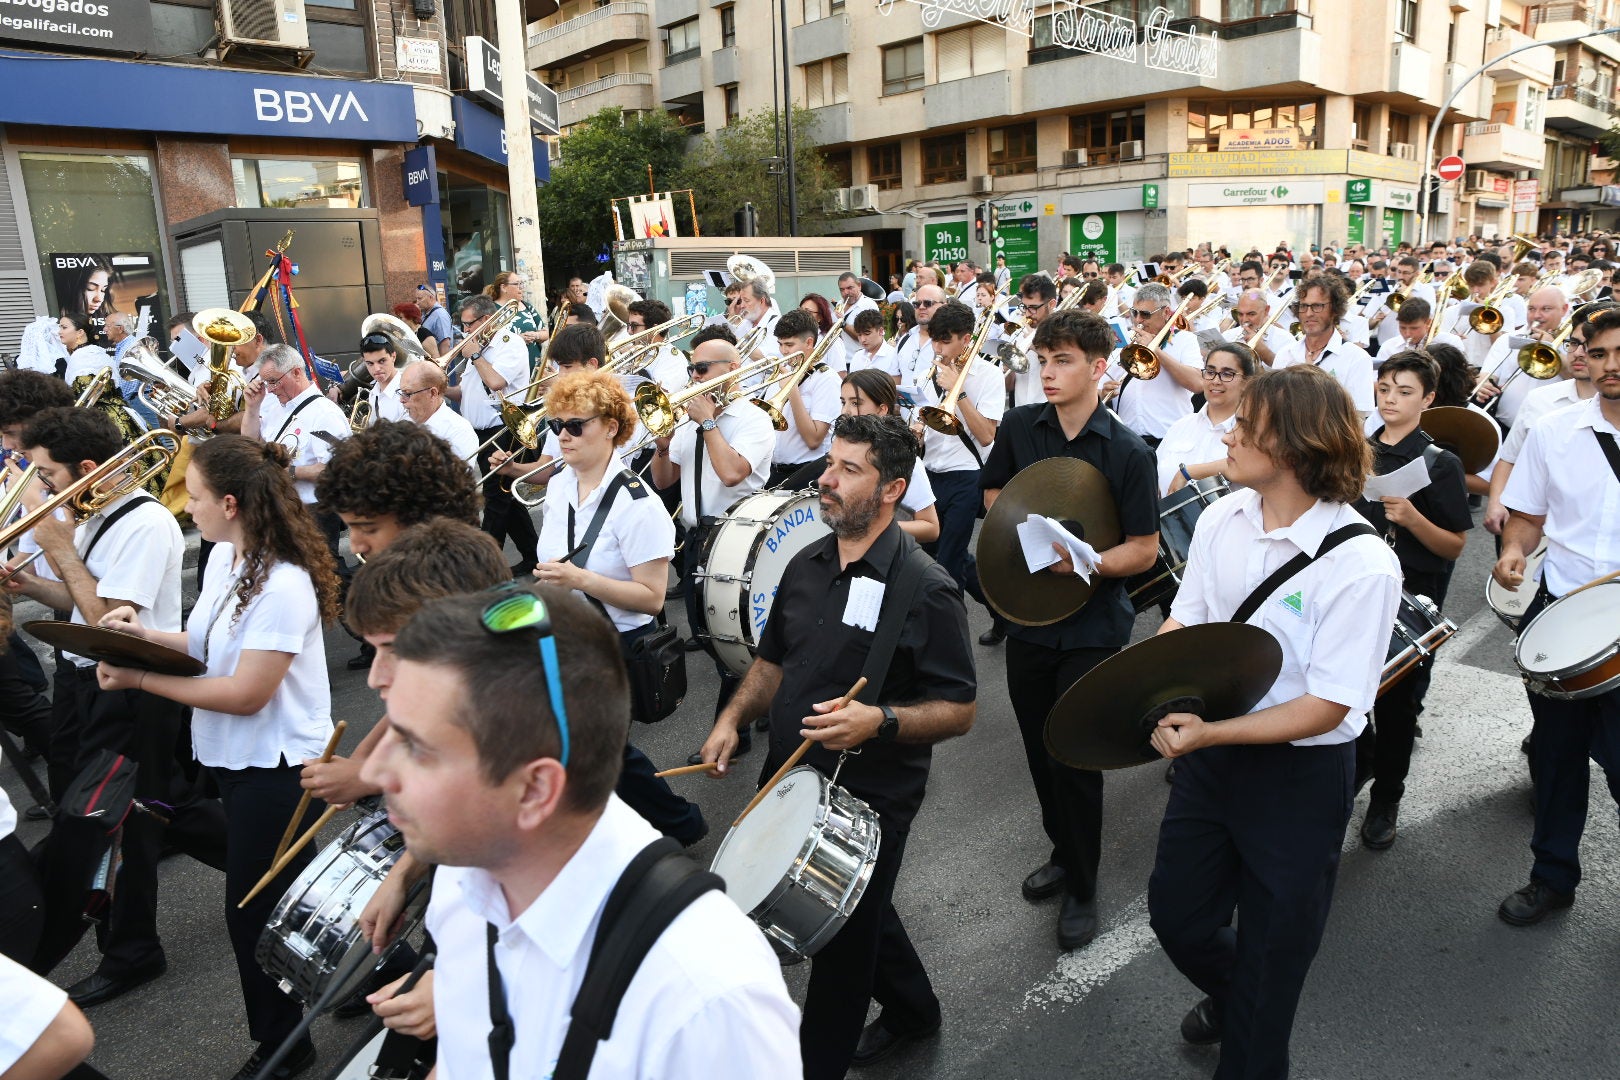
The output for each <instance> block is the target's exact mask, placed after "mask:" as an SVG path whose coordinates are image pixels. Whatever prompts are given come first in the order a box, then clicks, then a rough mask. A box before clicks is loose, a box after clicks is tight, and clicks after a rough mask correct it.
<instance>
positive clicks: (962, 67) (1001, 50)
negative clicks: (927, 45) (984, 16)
mask: <svg viewBox="0 0 1620 1080" xmlns="http://www.w3.org/2000/svg"><path fill="white" fill-rule="evenodd" d="M934 42H935V47H934V81H935V82H952V81H954V80H956V79H971V78H972V77H973V76H975V75H985V74H988V73H990V72H992V71H1004V70H1006V67H1007V30H1006V28H1005V27H1002V26H988V25H975V26H964V27H962V28H961V29H960V30H951V31H948V32H947V33H943V34H936V35H934Z"/></svg>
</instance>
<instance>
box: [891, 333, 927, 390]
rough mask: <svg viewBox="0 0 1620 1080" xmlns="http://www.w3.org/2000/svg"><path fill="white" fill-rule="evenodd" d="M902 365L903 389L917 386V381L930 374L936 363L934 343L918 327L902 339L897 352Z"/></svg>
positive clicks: (901, 385)
mask: <svg viewBox="0 0 1620 1080" xmlns="http://www.w3.org/2000/svg"><path fill="white" fill-rule="evenodd" d="M895 353H896V356H897V358H898V362H899V365H900V387H901V389H906V388H908V387H909V388H912V389H915V388H916V386H917V380H918V379H920V378H922V377H923V376H925V375H927V374H928V369H929V368H930V367H931V366H932V365H933V363H934V343H933V341H932V340H930V339H929V338H928V337H927V336H926V335H924V334H923V332H922V327H920V326H919V327H916V328H914V329H913V330H911V331H910V332H909V333H908V334H907V335H906V336H905V337H904V338H902V339H901V341H900V345H899V347H898V348H897V349H896V350H895Z"/></svg>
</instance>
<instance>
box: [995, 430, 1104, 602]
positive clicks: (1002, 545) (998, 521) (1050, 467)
mask: <svg viewBox="0 0 1620 1080" xmlns="http://www.w3.org/2000/svg"><path fill="white" fill-rule="evenodd" d="M1031 514H1042V515H1044V516H1046V517H1049V518H1055V519H1057V520H1058V521H1061V522H1064V523H1065V524H1066V525H1067V526H1068V528H1069V531H1070V532H1072V533H1074V534H1075V535H1076V536H1078V537H1080V539H1082V540H1084V541H1085V542H1086V543H1088V544H1090V545H1091V546H1092V547H1094V548H1096V549H1097V550H1098V551H1104V550H1106V549H1108V548H1111V547H1113V546H1114V545H1116V544H1118V543H1119V542H1120V540H1122V539H1123V534H1122V533H1121V532H1120V527H1119V508H1118V507H1116V506H1115V505H1114V495H1113V493H1112V492H1111V491H1109V490H1108V481H1107V480H1106V479H1104V478H1103V474H1102V473H1101V472H1099V471H1097V469H1096V467H1095V466H1093V465H1090V464H1088V463H1086V462H1084V461H1081V460H1079V459H1078V458H1070V457H1056V458H1047V459H1046V460H1044V461H1037V462H1036V463H1035V464H1033V465H1031V466H1029V468H1027V469H1024V470H1023V471H1022V472H1020V473H1019V474H1018V475H1017V476H1015V477H1013V478H1012V480H1011V481H1009V482H1008V484H1007V486H1006V487H1004V488H1002V489H1001V494H1000V495H998V496H996V503H995V505H994V506H992V507H991V508H990V510H989V511H988V512H987V513H986V514H985V516H984V524H983V525H982V526H980V528H979V544H978V548H977V549H976V552H977V558H978V560H979V585H980V587H981V588H983V589H984V598H985V599H986V600H987V601H989V603H990V606H991V607H992V608H994V609H995V610H996V611H998V612H1000V613H1001V615H1003V616H1004V617H1006V618H1008V619H1011V620H1012V621H1013V622H1015V623H1018V624H1020V625H1022V626H1049V625H1051V624H1052V623H1055V622H1061V621H1062V620H1064V619H1066V618H1068V617H1069V616H1070V615H1073V614H1074V613H1075V612H1077V611H1079V610H1080V609H1081V608H1082V607H1085V605H1086V601H1087V600H1090V599H1091V594H1092V593H1093V592H1095V591H1096V589H1097V581H1098V577H1097V575H1096V574H1093V575H1092V576H1091V580H1090V581H1089V582H1088V581H1086V580H1084V579H1083V578H1081V577H1080V576H1079V575H1078V574H1076V575H1073V576H1070V575H1067V574H1053V573H1050V572H1048V571H1045V570H1041V571H1038V572H1036V573H1033V574H1031V573H1030V572H1029V566H1028V564H1027V563H1025V562H1024V554H1023V551H1024V549H1023V547H1022V545H1020V544H1019V542H1018V526H1019V525H1020V524H1022V523H1023V522H1024V521H1025V520H1027V519H1028V518H1029V515H1031Z"/></svg>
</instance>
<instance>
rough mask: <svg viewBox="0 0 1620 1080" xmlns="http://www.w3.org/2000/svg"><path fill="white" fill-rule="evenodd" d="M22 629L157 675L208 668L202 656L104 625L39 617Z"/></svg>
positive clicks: (198, 672)
mask: <svg viewBox="0 0 1620 1080" xmlns="http://www.w3.org/2000/svg"><path fill="white" fill-rule="evenodd" d="M23 629H24V630H26V631H28V632H29V633H30V634H33V635H34V636H35V637H37V638H39V640H41V641H43V642H44V643H45V644H47V645H54V646H56V647H57V648H59V649H65V650H67V651H68V652H70V653H77V654H78V655H79V656H83V657H87V658H88V659H91V660H98V661H106V662H107V663H109V664H116V665H118V666H119V667H127V668H138V669H139V670H141V671H151V672H154V673H156V674H158V675H186V676H191V675H201V674H202V673H203V672H205V671H207V670H208V668H207V667H206V666H205V665H204V664H203V662H202V661H201V660H198V659H196V658H195V657H193V656H189V655H187V654H186V653H183V652H179V651H177V650H175V649H171V648H169V647H168V646H167V645H159V644H158V643H157V642H155V641H147V640H146V639H145V638H143V637H136V636H135V635H134V634H130V633H125V632H124V631H123V630H111V629H108V628H107V627H105V626H85V625H84V624H83V623H74V622H55V621H52V620H50V619H38V620H36V621H34V622H31V623H24V624H23Z"/></svg>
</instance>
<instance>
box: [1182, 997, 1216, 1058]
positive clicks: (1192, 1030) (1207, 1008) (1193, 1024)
mask: <svg viewBox="0 0 1620 1080" xmlns="http://www.w3.org/2000/svg"><path fill="white" fill-rule="evenodd" d="M1181 1037H1182V1038H1183V1039H1185V1040H1186V1041H1187V1042H1190V1043H1192V1044H1193V1045H1194V1046H1209V1045H1211V1044H1213V1043H1218V1042H1220V1041H1221V1014H1220V1010H1219V1009H1217V1008H1216V1007H1215V1002H1214V1001H1213V1000H1211V999H1210V998H1205V999H1204V1000H1203V1001H1200V1002H1199V1003H1198V1004H1196V1005H1194V1006H1193V1007H1192V1008H1191V1009H1189V1010H1188V1011H1187V1015H1186V1016H1183V1017H1182V1018H1181Z"/></svg>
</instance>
